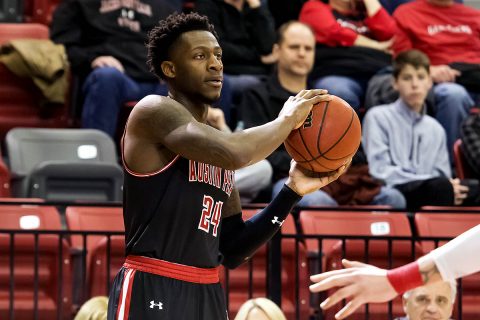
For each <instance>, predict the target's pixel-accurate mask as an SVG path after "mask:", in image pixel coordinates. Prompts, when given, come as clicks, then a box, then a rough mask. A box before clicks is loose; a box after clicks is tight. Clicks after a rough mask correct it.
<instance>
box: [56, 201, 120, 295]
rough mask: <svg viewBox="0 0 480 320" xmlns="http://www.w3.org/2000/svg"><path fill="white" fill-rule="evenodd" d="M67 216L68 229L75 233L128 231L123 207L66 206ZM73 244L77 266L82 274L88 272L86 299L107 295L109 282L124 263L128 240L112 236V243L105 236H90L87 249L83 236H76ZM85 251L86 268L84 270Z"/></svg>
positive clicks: (73, 238)
mask: <svg viewBox="0 0 480 320" xmlns="http://www.w3.org/2000/svg"><path fill="white" fill-rule="evenodd" d="M65 215H66V220H67V226H68V229H69V230H72V231H125V227H124V225H123V214H122V208H120V207H67V209H66V213H65ZM71 242H72V248H73V249H74V250H75V252H76V253H77V254H76V257H77V258H76V263H75V265H76V266H77V267H79V268H78V269H79V271H80V273H81V270H86V272H87V274H86V278H87V279H86V280H87V292H86V297H94V296H98V295H108V290H107V288H108V287H109V283H110V282H111V281H112V280H113V278H114V277H115V275H116V274H117V272H118V270H119V269H120V267H121V266H122V264H123V262H124V261H125V237H124V236H119V235H114V236H111V237H110V243H109V240H108V237H107V236H105V235H90V236H88V237H86V239H85V243H86V247H84V239H83V236H82V235H73V236H72V237H71ZM84 249H85V250H86V251H85V253H86V256H85V262H84V263H85V266H86V268H85V269H84V268H83V267H82V264H83V261H82V252H84V251H83V250H84ZM107 253H109V255H108V254H107ZM76 275H77V276H78V275H79V274H78V273H77V274H76ZM107 279H108V281H107ZM79 280H80V281H81V280H83V279H79Z"/></svg>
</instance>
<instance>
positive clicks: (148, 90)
mask: <svg viewBox="0 0 480 320" xmlns="http://www.w3.org/2000/svg"><path fill="white" fill-rule="evenodd" d="M83 94H84V95H85V102H84V104H83V111H82V127H84V128H92V129H99V130H102V131H104V132H105V133H107V134H108V135H110V136H111V137H114V136H115V131H116V129H117V121H118V115H119V112H120V108H122V107H123V104H124V103H125V102H127V101H136V100H140V99H141V98H143V97H145V96H146V95H149V94H161V95H166V94H167V86H166V85H165V84H161V83H160V82H159V81H153V82H138V81H135V80H133V79H132V78H130V77H129V76H127V75H126V74H124V73H122V72H120V71H118V70H117V69H115V68H112V67H103V68H96V69H94V70H93V71H92V72H91V73H90V74H89V75H88V77H87V79H86V80H85V83H84V85H83Z"/></svg>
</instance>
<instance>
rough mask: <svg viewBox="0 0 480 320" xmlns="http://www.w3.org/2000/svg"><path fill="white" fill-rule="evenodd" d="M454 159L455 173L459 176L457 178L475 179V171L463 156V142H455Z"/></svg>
mask: <svg viewBox="0 0 480 320" xmlns="http://www.w3.org/2000/svg"><path fill="white" fill-rule="evenodd" d="M453 159H454V162H455V172H456V174H457V178H459V179H467V178H474V177H475V174H474V171H473V169H472V168H471V167H470V164H469V163H468V161H467V159H466V158H465V155H464V154H463V150H462V140H460V139H458V140H457V141H455V143H454V144H453Z"/></svg>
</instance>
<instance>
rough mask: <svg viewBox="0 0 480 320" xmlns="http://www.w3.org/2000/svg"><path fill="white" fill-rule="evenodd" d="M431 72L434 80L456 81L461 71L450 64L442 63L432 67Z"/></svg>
mask: <svg viewBox="0 0 480 320" xmlns="http://www.w3.org/2000/svg"><path fill="white" fill-rule="evenodd" d="M430 74H431V75H432V79H433V82H435V83H441V82H455V79H456V77H458V76H459V75H460V74H461V72H460V71H458V70H455V69H452V68H450V67H449V66H447V65H445V64H442V65H438V66H431V67H430Z"/></svg>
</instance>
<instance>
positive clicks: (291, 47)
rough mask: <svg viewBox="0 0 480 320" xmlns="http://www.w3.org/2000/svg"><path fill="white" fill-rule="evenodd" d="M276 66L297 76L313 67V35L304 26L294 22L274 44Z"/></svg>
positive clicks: (302, 74)
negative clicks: (278, 41)
mask: <svg viewBox="0 0 480 320" xmlns="http://www.w3.org/2000/svg"><path fill="white" fill-rule="evenodd" d="M274 52H275V53H276V54H277V55H278V68H279V69H282V70H284V71H285V72H287V73H290V74H293V75H297V76H307V75H308V73H309V72H310V71H311V70H312V68H313V63H314V58H315V57H314V56H315V36H314V35H313V33H312V31H310V29H308V28H307V27H306V26H304V25H302V24H299V23H294V24H292V25H290V26H289V27H288V29H287V30H285V34H284V36H283V41H282V43H280V44H279V45H275V48H274Z"/></svg>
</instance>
